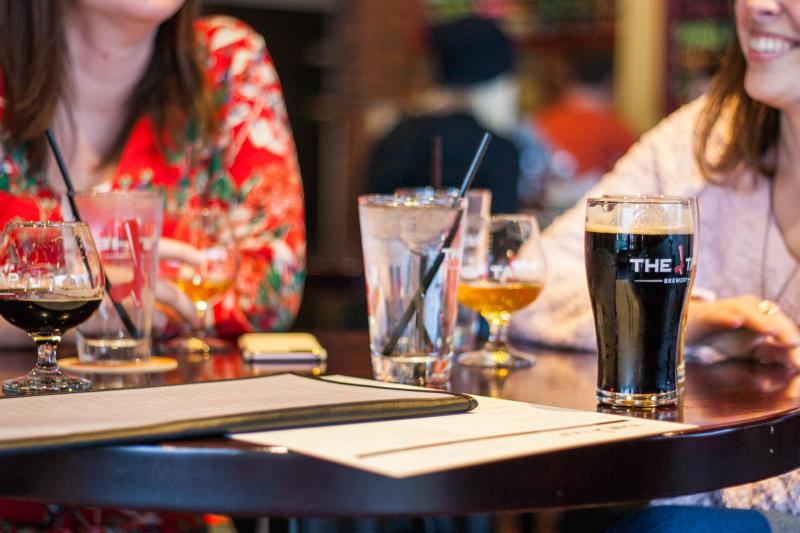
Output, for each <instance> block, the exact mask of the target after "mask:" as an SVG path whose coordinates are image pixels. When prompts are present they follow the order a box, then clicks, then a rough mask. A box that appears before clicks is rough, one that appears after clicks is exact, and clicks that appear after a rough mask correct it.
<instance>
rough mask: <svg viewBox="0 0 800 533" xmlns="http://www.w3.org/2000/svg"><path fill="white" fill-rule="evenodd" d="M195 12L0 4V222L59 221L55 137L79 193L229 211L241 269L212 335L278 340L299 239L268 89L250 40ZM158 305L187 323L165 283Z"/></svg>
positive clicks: (130, 0)
mask: <svg viewBox="0 0 800 533" xmlns="http://www.w3.org/2000/svg"><path fill="white" fill-rule="evenodd" d="M198 4H199V2H198V0H185V1H184V0H68V1H61V0H59V1H52V0H26V1H24V2H19V1H16V0H0V121H1V122H0V143H2V144H0V205H2V207H1V208H0V225H2V224H4V223H5V222H7V221H9V220H12V219H16V218H22V219H26V220H40V219H41V220H46V219H59V218H60V217H61V211H60V207H59V204H60V196H61V194H62V193H63V192H64V191H65V187H64V184H63V182H62V179H61V177H60V175H59V173H58V169H57V167H56V165H55V164H54V160H53V158H52V156H51V155H50V153H49V152H48V150H47V145H46V142H45V137H44V134H45V130H46V129H47V128H52V129H53V131H54V132H55V134H56V137H57V139H58V140H59V143H60V145H61V149H62V151H63V153H64V156H65V159H66V162H67V166H68V168H69V171H70V174H71V176H72V180H73V182H74V185H75V188H76V189H77V190H90V189H95V190H116V189H120V190H135V189H161V190H163V191H164V192H165V194H166V198H167V207H168V208H170V209H175V208H178V207H181V206H183V205H186V204H191V205H194V204H197V203H199V202H200V201H201V200H202V201H203V202H209V203H212V204H216V205H223V206H226V207H227V208H228V209H229V213H230V218H231V220H232V221H233V223H234V225H235V228H234V229H235V233H236V235H237V236H238V237H240V238H239V241H238V242H239V243H240V244H239V246H240V252H241V258H242V261H241V267H240V274H239V277H238V279H237V282H236V295H237V297H236V298H224V299H223V300H222V302H221V303H220V304H218V305H217V307H216V308H215V310H214V311H215V312H214V317H215V319H216V325H217V329H218V330H221V332H222V333H227V334H236V333H241V332H244V331H249V330H262V331H263V330H271V329H285V328H288V327H289V326H290V325H291V322H292V321H293V319H294V316H295V314H296V312H297V309H298V307H299V303H300V294H301V291H302V285H303V280H304V272H305V230H304V221H303V217H304V215H303V197H302V184H301V179H300V173H299V169H298V165H297V157H296V152H295V147H294V142H293V140H292V134H291V130H290V127H289V122H288V119H287V116H286V110H285V107H284V103H283V96H282V93H281V87H280V83H279V81H278V77H277V74H276V72H275V69H274V67H273V64H272V60H271V58H270V56H269V53H268V52H267V50H266V48H265V46H264V42H263V40H262V38H261V37H260V36H259V35H257V34H256V33H255V32H254V31H253V30H252V29H251V28H249V27H247V26H246V25H244V24H243V23H241V22H238V21H236V20H233V19H230V18H224V17H210V18H204V19H199V18H198V17H197V15H198ZM156 297H157V298H158V300H159V302H160V303H161V304H162V305H165V306H168V307H172V308H173V310H174V311H177V312H178V313H179V314H182V315H183V316H184V318H185V319H186V320H189V319H193V318H194V311H193V305H192V304H191V302H189V300H188V299H187V298H186V297H185V296H184V295H182V294H181V293H180V292H179V291H178V290H177V289H176V288H174V286H169V285H168V284H166V283H164V282H160V283H159V287H158V290H157V295H156ZM8 329H9V332H10V330H11V328H8ZM4 333H5V330H4ZM3 338H4V342H5V343H6V344H8V343H9V342H10V341H9V340H8V339H9V338H11V337H8V336H5V335H4V336H3Z"/></svg>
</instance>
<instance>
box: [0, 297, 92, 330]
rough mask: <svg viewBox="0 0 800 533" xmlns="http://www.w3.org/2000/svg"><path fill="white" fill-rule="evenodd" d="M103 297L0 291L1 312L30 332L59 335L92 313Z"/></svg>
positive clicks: (12, 322)
mask: <svg viewBox="0 0 800 533" xmlns="http://www.w3.org/2000/svg"><path fill="white" fill-rule="evenodd" d="M101 301H102V298H92V299H89V298H76V299H74V300H68V299H65V298H59V299H55V298H53V297H52V295H50V294H48V293H42V292H33V291H8V290H6V291H3V295H2V296H0V315H2V316H3V318H5V319H6V320H8V321H9V322H10V323H11V324H14V325H15V326H17V327H18V328H21V329H24V330H25V331H27V332H28V333H30V334H35V333H38V334H41V335H51V334H56V335H60V334H62V333H64V332H65V331H66V330H68V329H69V328H71V327H74V326H77V325H78V324H80V323H81V322H83V321H84V320H86V319H87V318H89V316H90V315H91V314H92V313H94V311H95V309H97V308H98V307H99V306H100V302H101Z"/></svg>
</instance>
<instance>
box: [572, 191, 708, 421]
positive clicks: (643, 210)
mask: <svg viewBox="0 0 800 533" xmlns="http://www.w3.org/2000/svg"><path fill="white" fill-rule="evenodd" d="M696 221H697V206H696V203H695V200H694V198H675V197H661V196H659V197H642V196H639V197H612V196H604V197H602V198H590V199H588V200H587V205H586V241H585V246H586V248H585V250H586V277H587V280H588V283H589V293H590V295H591V300H592V310H593V312H594V322H595V327H596V331H597V351H598V370H597V399H598V400H599V401H600V403H602V404H607V405H617V406H635V407H645V408H650V407H657V406H659V405H671V404H674V403H676V402H677V400H678V363H679V354H680V353H682V349H681V347H680V343H681V342H682V338H683V335H682V329H683V327H684V326H685V325H684V320H685V313H684V312H683V310H684V306H685V305H686V302H687V299H688V297H689V291H690V288H691V281H692V277H693V275H694V271H695V260H694V259H695V258H694V257H693V255H694V242H695V238H696V231H697V228H696V226H697V222H696Z"/></svg>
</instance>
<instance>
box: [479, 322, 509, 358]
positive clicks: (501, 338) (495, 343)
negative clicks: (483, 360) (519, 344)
mask: <svg viewBox="0 0 800 533" xmlns="http://www.w3.org/2000/svg"><path fill="white" fill-rule="evenodd" d="M488 322H489V338H488V339H487V340H486V345H485V346H484V349H486V350H489V351H490V352H505V351H506V328H507V326H508V319H505V318H503V317H502V316H498V317H494V318H491V319H489V320H488Z"/></svg>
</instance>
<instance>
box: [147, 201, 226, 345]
mask: <svg viewBox="0 0 800 533" xmlns="http://www.w3.org/2000/svg"><path fill="white" fill-rule="evenodd" d="M167 219H168V225H169V226H171V229H167V227H165V236H167V237H169V238H171V239H174V240H177V241H180V242H181V243H183V244H184V245H189V247H188V249H189V250H190V252H189V253H186V252H183V253H179V254H176V255H173V256H171V257H165V258H164V259H163V260H162V261H161V267H160V270H161V274H162V276H164V277H166V278H167V279H171V280H172V281H173V282H174V283H175V284H176V285H177V286H178V288H179V289H180V290H181V291H182V292H183V293H184V294H186V295H187V296H188V297H189V298H190V299H191V300H192V302H193V303H194V306H195V310H196V312H197V318H198V321H199V323H200V327H199V328H198V329H196V330H195V331H192V332H191V333H190V335H188V336H182V337H178V338H176V339H173V340H171V341H170V342H168V343H167V344H166V348H167V349H168V350H171V351H176V352H179V353H220V352H226V351H228V350H229V349H230V346H228V344H227V343H226V342H225V341H223V340H221V339H218V338H215V337H214V336H213V333H212V329H213V328H212V326H211V325H210V320H209V319H210V318H211V317H210V315H209V310H210V309H211V306H212V305H213V304H214V303H216V302H217V301H218V300H219V299H221V298H222V296H223V295H224V294H225V293H226V292H227V291H228V290H229V289H231V288H233V286H234V282H235V279H236V273H237V271H238V268H239V253H238V248H237V243H236V239H235V238H234V234H233V229H232V227H231V224H230V222H229V220H228V216H227V214H226V212H225V209H224V208H222V207H217V206H212V207H189V208H186V209H183V210H181V211H180V212H177V213H170V214H168V217H167Z"/></svg>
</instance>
